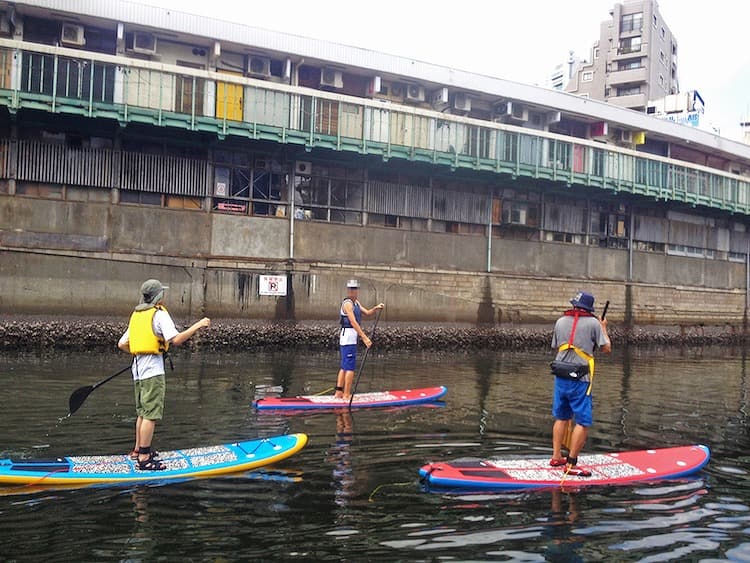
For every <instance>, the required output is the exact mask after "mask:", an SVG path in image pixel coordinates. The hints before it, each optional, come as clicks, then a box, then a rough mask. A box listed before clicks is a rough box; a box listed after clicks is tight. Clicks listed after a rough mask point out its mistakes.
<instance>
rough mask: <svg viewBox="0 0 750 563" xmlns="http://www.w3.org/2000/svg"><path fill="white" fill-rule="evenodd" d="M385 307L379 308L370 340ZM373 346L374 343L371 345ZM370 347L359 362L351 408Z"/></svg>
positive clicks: (350, 401)
mask: <svg viewBox="0 0 750 563" xmlns="http://www.w3.org/2000/svg"><path fill="white" fill-rule="evenodd" d="M382 312H383V309H378V316H377V317H375V324H374V325H372V332H371V333H370V340H372V339H373V338H374V337H375V329H376V328H378V321H380V313H382ZM370 348H372V345H371V346H370ZM370 348H365V355H364V356H362V363H361V364H359V371H358V372H357V378H356V379H355V380H354V388H353V389H352V396H351V397H349V408H350V409H351V408H352V401H353V400H354V394H355V393H356V392H357V385H359V377H360V376H361V375H362V370H363V369H365V362H366V361H367V353H368V352H369V351H370Z"/></svg>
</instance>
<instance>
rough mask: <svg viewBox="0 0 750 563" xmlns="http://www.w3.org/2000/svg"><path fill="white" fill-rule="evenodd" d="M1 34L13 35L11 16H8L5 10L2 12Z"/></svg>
mask: <svg viewBox="0 0 750 563" xmlns="http://www.w3.org/2000/svg"><path fill="white" fill-rule="evenodd" d="M0 35H3V36H6V37H8V36H10V35H11V30H10V16H8V14H7V13H4V12H3V13H2V14H0Z"/></svg>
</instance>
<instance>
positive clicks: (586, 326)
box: [552, 315, 609, 366]
mask: <svg viewBox="0 0 750 563" xmlns="http://www.w3.org/2000/svg"><path fill="white" fill-rule="evenodd" d="M573 319H574V317H570V316H568V315H564V316H562V317H560V318H559V319H557V322H556V323H555V332H554V334H553V335H552V347H553V348H554V349H555V350H557V349H558V348H559V347H560V346H562V345H563V344H565V343H566V342H568V340H569V338H570V331H571V330H572V329H573ZM571 344H573V346H575V347H576V348H580V349H581V350H583V351H584V352H586V353H587V354H591V355H592V356H593V355H594V349H595V348H596V347H597V346H605V345H607V344H609V340H607V337H606V336H604V332H603V331H602V325H601V323H600V322H599V319H597V318H596V317H578V324H577V325H576V333H575V336H574V337H573V342H571ZM555 359H556V360H558V361H560V362H569V363H571V364H576V365H581V366H585V365H586V364H587V363H588V362H587V361H586V360H584V359H583V358H582V357H581V356H579V355H578V354H576V353H575V351H574V350H565V351H563V352H558V353H557V356H556V357H555Z"/></svg>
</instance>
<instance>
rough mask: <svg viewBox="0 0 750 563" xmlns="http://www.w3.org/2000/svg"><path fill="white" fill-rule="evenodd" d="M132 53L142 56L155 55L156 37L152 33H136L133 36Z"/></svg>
mask: <svg viewBox="0 0 750 563" xmlns="http://www.w3.org/2000/svg"><path fill="white" fill-rule="evenodd" d="M133 52H134V53H141V54H143V55H153V54H155V53H156V35H154V34H153V33H143V32H139V31H136V32H135V33H134V34H133Z"/></svg>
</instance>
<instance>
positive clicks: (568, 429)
mask: <svg viewBox="0 0 750 563" xmlns="http://www.w3.org/2000/svg"><path fill="white" fill-rule="evenodd" d="M607 309H609V301H607V302H606V303H604V309H602V320H604V317H606V316H607ZM573 427H574V424H573V419H572V418H571V419H570V420H568V423H567V424H566V425H565V434H564V435H563V440H562V445H563V448H565V449H566V450H568V451H570V440H571V439H572V438H573Z"/></svg>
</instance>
